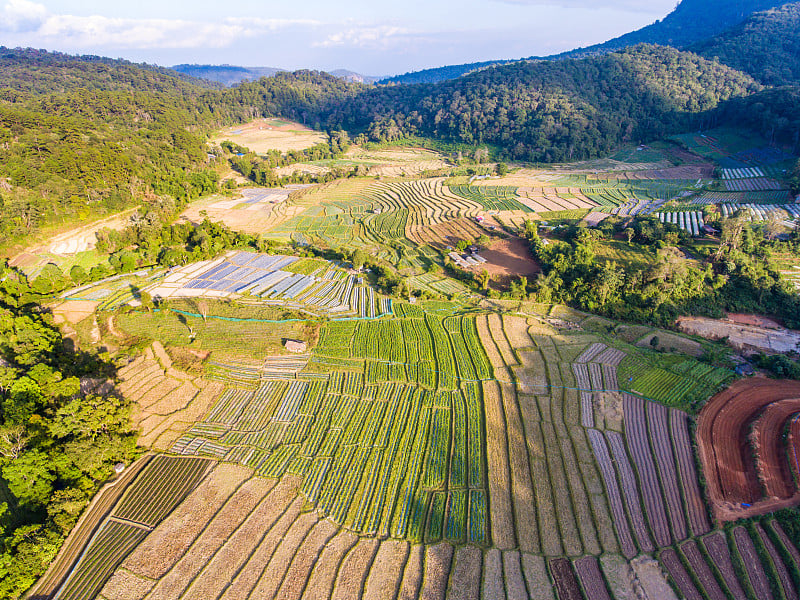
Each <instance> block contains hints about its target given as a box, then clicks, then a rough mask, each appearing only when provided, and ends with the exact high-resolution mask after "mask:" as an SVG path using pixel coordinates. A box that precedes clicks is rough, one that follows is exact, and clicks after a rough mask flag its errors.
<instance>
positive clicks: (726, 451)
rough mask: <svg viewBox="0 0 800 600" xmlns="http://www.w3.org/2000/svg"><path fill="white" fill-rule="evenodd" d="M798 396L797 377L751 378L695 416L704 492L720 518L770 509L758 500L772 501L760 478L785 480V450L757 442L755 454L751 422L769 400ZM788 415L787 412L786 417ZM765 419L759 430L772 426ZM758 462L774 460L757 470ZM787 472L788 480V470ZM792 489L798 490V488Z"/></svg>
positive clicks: (772, 484) (772, 486)
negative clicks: (751, 441)
mask: <svg viewBox="0 0 800 600" xmlns="http://www.w3.org/2000/svg"><path fill="white" fill-rule="evenodd" d="M797 398H800V382H797V381H780V380H771V379H750V380H743V381H737V382H736V383H734V384H733V385H732V386H731V387H730V388H728V389H727V390H725V391H724V392H722V393H720V394H717V395H716V396H715V397H714V398H712V399H711V400H710V401H709V402H708V404H706V406H705V407H704V408H703V410H702V412H701V413H700V417H699V420H698V427H697V442H698V446H699V450H700V458H701V461H702V463H703V466H704V472H705V477H706V481H707V493H708V496H709V500H710V501H711V504H712V508H713V510H714V513H715V516H716V517H717V519H718V520H728V519H730V518H740V517H741V516H743V515H741V514H740V511H742V510H747V512H748V514H751V513H752V511H753V510H756V511H757V512H755V513H754V514H763V513H760V512H758V510H759V508H758V507H761V508H762V509H763V512H769V510H768V509H770V508H771V506H768V504H769V502H768V503H765V504H764V505H763V506H762V505H761V504H760V502H761V501H762V500H765V499H766V500H769V501H774V498H772V499H771V498H765V489H764V487H763V484H762V481H764V478H771V477H776V476H777V477H779V478H780V479H781V480H782V482H783V483H784V484H785V485H788V484H786V480H785V479H784V477H782V476H781V474H788V473H790V471H789V465H788V456H787V453H786V451H785V450H784V451H783V452H781V453H778V452H776V451H774V450H773V451H769V450H767V448H764V450H767V451H765V452H759V447H758V445H757V447H756V452H755V453H754V452H753V449H752V446H751V444H750V441H749V434H750V430H751V428H752V424H753V422H754V421H755V420H756V419H757V418H758V417H759V416H760V415H762V413H764V411H765V410H769V407H770V405H772V404H775V403H780V402H781V401H786V400H792V399H797ZM764 414H766V413H764ZM790 415H791V412H790V414H789V415H787V416H786V419H788V418H789V417H790ZM784 423H785V419H784ZM764 424H765V427H762V428H761V430H763V431H767V430H770V431H774V427H769V426H768V425H769V419H768V421H766V422H764ZM780 431H781V432H782V431H783V427H780ZM764 444H765V441H764V440H763V439H761V440H760V441H759V445H760V446H761V447H762V448H763V447H764ZM776 454H778V456H776ZM757 461H770V462H777V463H778V464H769V465H766V466H765V467H762V468H761V469H760V470H759V468H758V467H757ZM783 463H786V464H783ZM759 471H760V472H759ZM759 475H760V476H761V478H760V477H759ZM787 477H788V478H789V479H790V480H791V477H790V475H787ZM767 483H768V485H767V486H766V488H767V489H777V488H779V487H780V486H779V485H777V484H778V483H780V482H767ZM792 487H793V488H794V486H792ZM791 491H793V492H796V489H792V490H791ZM783 493H784V494H785V493H787V492H785V491H784V492H783ZM773 510H774V509H773Z"/></svg>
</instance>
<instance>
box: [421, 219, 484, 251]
mask: <svg viewBox="0 0 800 600" xmlns="http://www.w3.org/2000/svg"><path fill="white" fill-rule="evenodd" d="M485 233H486V231H485V230H484V229H483V228H481V227H480V226H479V225H478V224H477V223H475V221H473V220H472V219H467V218H461V219H453V220H452V221H445V222H444V223H438V224H436V225H429V226H427V227H420V228H418V229H415V230H413V231H412V230H410V228H409V231H408V238H409V239H411V240H413V241H415V242H417V243H418V244H428V245H429V246H431V247H433V248H437V249H439V250H443V249H445V248H447V247H448V246H449V247H451V248H455V246H456V244H458V242H459V241H461V240H467V241H474V240H476V239H477V238H478V237H480V236H481V235H483V234H485Z"/></svg>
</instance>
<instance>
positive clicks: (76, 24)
mask: <svg viewBox="0 0 800 600" xmlns="http://www.w3.org/2000/svg"><path fill="white" fill-rule="evenodd" d="M316 24H317V23H316V22H315V21H311V20H307V19H298V20H290V19H263V18H252V19H242V18H226V19H222V20H221V21H220V22H217V23H203V22H198V21H188V20H181V19H174V20H171V19H125V18H112V17H105V16H100V15H93V16H75V15H57V14H53V13H51V12H49V11H48V10H47V8H46V7H45V6H43V5H41V4H36V3H34V2H30V1H29V0H9V1H8V2H7V3H6V5H5V6H4V7H3V9H2V12H0V31H3V32H7V33H12V34H17V35H22V36H24V38H25V40H27V41H29V42H28V43H30V42H34V41H35V43H37V44H38V43H42V44H44V45H57V46H58V47H62V48H63V47H68V48H86V47H101V48H136V49H157V48H165V49H167V48H224V47H227V46H230V45H231V44H233V43H234V42H236V41H237V40H241V39H243V38H252V37H256V36H259V35H263V34H266V33H272V32H275V31H278V30H281V29H287V28H291V27H297V26H313V25H316ZM23 43H25V42H23Z"/></svg>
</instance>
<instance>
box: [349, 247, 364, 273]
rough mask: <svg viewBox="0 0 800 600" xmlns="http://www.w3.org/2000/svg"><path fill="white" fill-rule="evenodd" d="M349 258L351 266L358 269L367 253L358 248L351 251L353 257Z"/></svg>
mask: <svg viewBox="0 0 800 600" xmlns="http://www.w3.org/2000/svg"><path fill="white" fill-rule="evenodd" d="M351 260H352V262H353V268H354V269H356V270H357V271H360V270H361V269H362V268H363V266H364V264H365V263H366V262H367V253H366V252H364V251H363V250H362V249H361V248H359V249H357V250H356V251H355V252H353V258H352V259H351Z"/></svg>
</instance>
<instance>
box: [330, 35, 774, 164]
mask: <svg viewBox="0 0 800 600" xmlns="http://www.w3.org/2000/svg"><path fill="white" fill-rule="evenodd" d="M759 89H760V86H759V85H758V84H757V83H756V82H755V81H753V80H752V79H751V78H750V77H748V76H746V75H743V74H741V73H739V72H737V71H734V70H733V69H730V68H728V67H725V66H724V65H720V64H718V63H713V62H710V61H707V60H705V59H703V58H701V57H699V56H696V55H694V54H689V53H684V52H679V51H677V50H674V49H671V48H666V47H657V46H638V47H636V48H632V49H628V50H625V51H623V52H619V53H613V54H609V55H606V56H602V57H598V58H593V59H588V60H564V61H558V62H537V63H531V62H523V63H514V64H510V65H505V66H501V67H495V68H491V69H486V70H482V71H479V72H477V73H474V74H472V75H468V76H466V77H463V78H460V79H457V80H454V81H449V82H446V83H442V84H438V85H418V86H404V87H385V88H377V89H369V90H367V91H365V92H363V93H361V94H358V95H357V96H355V97H353V98H351V99H348V100H346V101H344V102H339V103H338V104H337V106H335V107H334V111H333V112H331V113H330V114H329V115H327V122H328V124H329V125H333V124H335V125H338V126H341V127H344V128H345V129H355V130H365V131H368V132H369V134H370V136H371V137H372V138H373V139H376V140H391V139H392V138H396V137H399V136H402V135H409V134H411V135H422V136H432V137H436V138H442V139H446V140H449V141H457V142H462V143H466V144H480V143H489V144H493V145H496V146H500V147H503V148H505V150H506V152H507V153H508V154H509V155H510V156H511V157H513V158H516V159H522V160H529V161H542V162H552V161H563V160H571V159H582V158H591V157H595V156H598V155H600V154H602V153H604V152H608V151H609V150H610V149H612V148H613V147H615V146H616V145H618V144H620V143H623V142H633V141H642V140H651V139H655V138H658V137H660V136H663V135H664V134H666V133H670V132H674V131H678V130H685V129H689V128H692V127H695V126H696V125H697V124H698V122H699V120H701V119H702V116H703V113H704V112H707V111H711V110H713V109H715V108H716V107H717V105H718V104H719V103H720V102H723V101H726V100H728V99H730V98H734V97H739V96H745V95H748V94H751V93H753V92H755V91H757V90H759Z"/></svg>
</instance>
